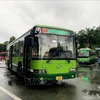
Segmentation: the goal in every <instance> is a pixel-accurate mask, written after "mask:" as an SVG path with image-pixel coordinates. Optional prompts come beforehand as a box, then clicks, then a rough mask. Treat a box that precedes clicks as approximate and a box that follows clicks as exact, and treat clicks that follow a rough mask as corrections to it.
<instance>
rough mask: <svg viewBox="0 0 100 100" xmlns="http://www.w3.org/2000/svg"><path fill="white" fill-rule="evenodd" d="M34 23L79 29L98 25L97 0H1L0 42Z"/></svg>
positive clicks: (99, 5)
mask: <svg viewBox="0 0 100 100" xmlns="http://www.w3.org/2000/svg"><path fill="white" fill-rule="evenodd" d="M35 24H42V25H53V26H59V27H64V28H67V29H71V30H73V31H76V32H78V31H79V30H81V29H85V28H86V27H88V28H92V27H93V26H96V27H97V26H99V25H100V2H99V1H98V0H94V1H93V0H91V1H89V0H88V1H87V0H85V1H82V0H69V1H68V0H55V1H54V0H50V1H49V0H41V1H39V0H37V1H36V0H34V1H32V0H30V1H28V0H21V1H19V0H17V1H15V0H14V1H13V0H8V1H6V0H4V1H3V0H0V43H3V42H4V41H7V40H9V38H10V37H11V36H15V37H16V38H18V37H19V36H21V35H22V34H23V33H25V32H26V31H28V30H29V29H30V28H32V27H33V26H34V25H35Z"/></svg>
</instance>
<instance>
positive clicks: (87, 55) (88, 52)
mask: <svg viewBox="0 0 100 100" xmlns="http://www.w3.org/2000/svg"><path fill="white" fill-rule="evenodd" d="M96 61H97V56H96V51H95V50H92V49H90V48H80V49H79V50H78V62H79V64H94V63H95V62H96Z"/></svg>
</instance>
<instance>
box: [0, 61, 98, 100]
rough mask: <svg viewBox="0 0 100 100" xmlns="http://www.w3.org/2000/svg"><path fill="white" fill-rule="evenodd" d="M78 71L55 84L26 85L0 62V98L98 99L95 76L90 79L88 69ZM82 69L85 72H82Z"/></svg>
mask: <svg viewBox="0 0 100 100" xmlns="http://www.w3.org/2000/svg"><path fill="white" fill-rule="evenodd" d="M79 71H80V72H79V74H80V75H79V76H78V77H76V78H75V79H69V80H64V81H61V82H58V84H56V85H46V86H45V85H36V86H35V85H34V86H28V85H27V84H25V82H24V80H22V79H20V78H19V77H18V76H17V75H16V74H15V73H13V72H11V71H9V70H8V69H7V67H6V65H5V63H4V62H0V100H100V84H99V80H98V78H97V76H95V77H92V79H93V80H92V81H91V80H89V78H90V76H89V75H90V71H89V70H88V71H87V70H86V68H83V69H82V70H79ZM82 71H83V72H84V71H87V72H86V73H85V74H84V73H83V72H82ZM88 76H89V77H88ZM98 76H99V74H98ZM96 78H97V79H96ZM61 83H63V84H61Z"/></svg>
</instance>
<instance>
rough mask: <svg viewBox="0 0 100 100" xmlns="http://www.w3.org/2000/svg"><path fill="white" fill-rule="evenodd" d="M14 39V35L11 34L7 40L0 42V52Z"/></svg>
mask: <svg viewBox="0 0 100 100" xmlns="http://www.w3.org/2000/svg"><path fill="white" fill-rule="evenodd" d="M15 39H16V38H15V37H14V36H12V37H10V40H9V41H5V42H4V43H0V52H5V51H6V46H7V44H8V43H10V42H12V41H14V40H15Z"/></svg>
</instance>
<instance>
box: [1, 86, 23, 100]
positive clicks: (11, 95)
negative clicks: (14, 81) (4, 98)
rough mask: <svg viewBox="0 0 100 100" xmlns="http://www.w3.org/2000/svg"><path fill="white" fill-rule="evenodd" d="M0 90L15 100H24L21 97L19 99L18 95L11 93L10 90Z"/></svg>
mask: <svg viewBox="0 0 100 100" xmlns="http://www.w3.org/2000/svg"><path fill="white" fill-rule="evenodd" d="M0 90H2V91H3V92H5V93H6V94H8V95H9V96H10V97H12V98H13V99H14V100H22V99H20V98H19V97H17V96H16V95H14V94H12V93H11V92H9V91H8V90H6V89H5V88H3V87H2V86H0Z"/></svg>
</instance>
